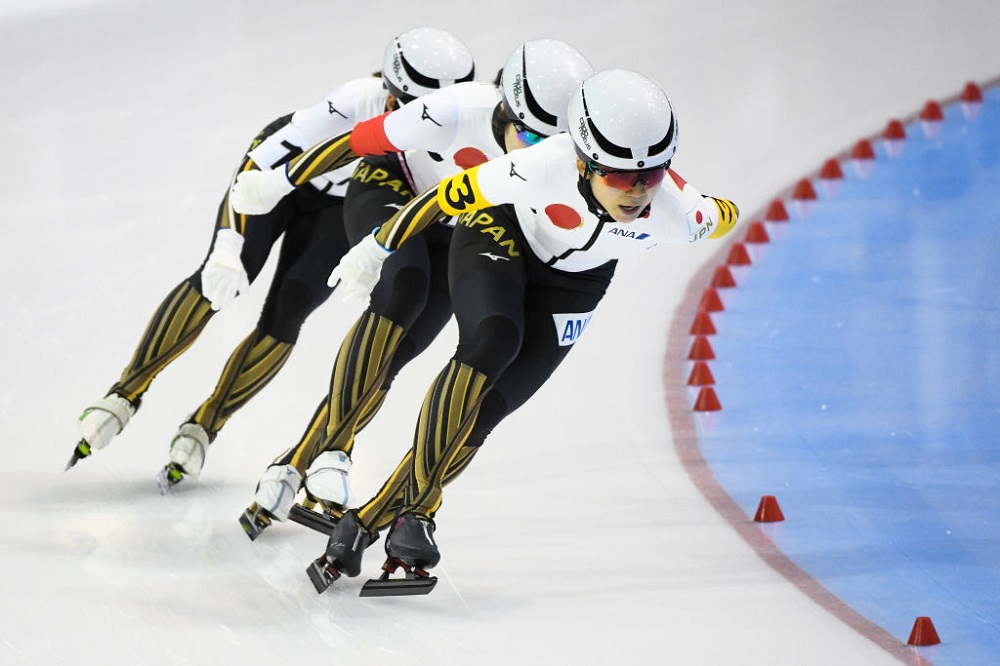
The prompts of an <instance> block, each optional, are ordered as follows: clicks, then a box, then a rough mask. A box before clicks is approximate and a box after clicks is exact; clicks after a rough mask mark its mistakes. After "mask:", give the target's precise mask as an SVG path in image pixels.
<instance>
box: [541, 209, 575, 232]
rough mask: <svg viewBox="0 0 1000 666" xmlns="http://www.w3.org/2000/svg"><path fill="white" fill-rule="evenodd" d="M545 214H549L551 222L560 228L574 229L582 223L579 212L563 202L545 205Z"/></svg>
mask: <svg viewBox="0 0 1000 666" xmlns="http://www.w3.org/2000/svg"><path fill="white" fill-rule="evenodd" d="M545 214H546V215H548V216H549V219H550V220H551V221H552V224H554V225H556V226H557V227H559V228H560V229H576V228H577V227H579V226H582V225H583V218H582V217H580V214H579V213H578V212H576V211H575V210H573V209H572V208H570V207H569V206H566V205H563V204H552V205H551V206H546V207H545Z"/></svg>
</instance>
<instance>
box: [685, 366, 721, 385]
mask: <svg viewBox="0 0 1000 666" xmlns="http://www.w3.org/2000/svg"><path fill="white" fill-rule="evenodd" d="M713 384H715V377H713V376H712V370H711V368H709V367H708V363H706V362H705V361H695V364H694V367H693V368H691V374H690V375H688V386H712V385H713Z"/></svg>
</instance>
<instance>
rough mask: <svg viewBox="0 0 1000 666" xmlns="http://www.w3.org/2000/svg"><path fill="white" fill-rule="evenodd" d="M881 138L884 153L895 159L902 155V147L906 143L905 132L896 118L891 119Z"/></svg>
mask: <svg viewBox="0 0 1000 666" xmlns="http://www.w3.org/2000/svg"><path fill="white" fill-rule="evenodd" d="M882 138H883V139H884V140H885V151H886V152H887V153H888V154H889V157H891V158H893V159H895V158H897V157H899V156H900V155H902V154H903V146H904V145H905V142H906V130H905V129H904V128H903V123H902V122H901V121H899V120H897V119H896V118H893V119H892V120H890V121H889V123H888V124H887V125H886V126H885V131H884V132H882Z"/></svg>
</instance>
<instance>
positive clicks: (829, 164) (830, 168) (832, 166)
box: [819, 159, 844, 180]
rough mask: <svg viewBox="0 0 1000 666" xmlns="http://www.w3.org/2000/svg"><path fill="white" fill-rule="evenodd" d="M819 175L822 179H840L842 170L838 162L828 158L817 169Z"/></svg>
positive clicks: (842, 173) (842, 174) (842, 175)
mask: <svg viewBox="0 0 1000 666" xmlns="http://www.w3.org/2000/svg"><path fill="white" fill-rule="evenodd" d="M819 177H820V178H821V179H822V180H841V179H842V178H843V177H844V172H843V170H842V169H841V168H840V162H838V161H837V160H834V159H829V160H827V161H826V162H824V163H823V168H822V169H820V170H819Z"/></svg>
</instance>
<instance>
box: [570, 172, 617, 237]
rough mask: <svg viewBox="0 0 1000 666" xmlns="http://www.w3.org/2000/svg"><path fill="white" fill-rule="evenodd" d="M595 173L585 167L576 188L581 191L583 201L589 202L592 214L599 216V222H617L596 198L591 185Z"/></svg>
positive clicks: (588, 205)
mask: <svg viewBox="0 0 1000 666" xmlns="http://www.w3.org/2000/svg"><path fill="white" fill-rule="evenodd" d="M591 173H593V172H592V171H591V170H590V167H588V166H584V168H583V173H582V174H581V175H580V178H579V179H578V180H577V181H576V188H577V189H578V190H579V191H580V195H581V196H583V200H584V201H586V202H587V208H588V209H589V210H590V212H591V213H593V214H594V215H596V216H597V221H598V222H601V223H611V222H614V221H615V218H613V217H611V213H609V212H608V211H607V210H606V209H605V208H604V206H602V205H601V202H600V201H598V200H597V197H595V196H594V188H593V187H592V186H591V184H590V178H589V176H590V174H591Z"/></svg>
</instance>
